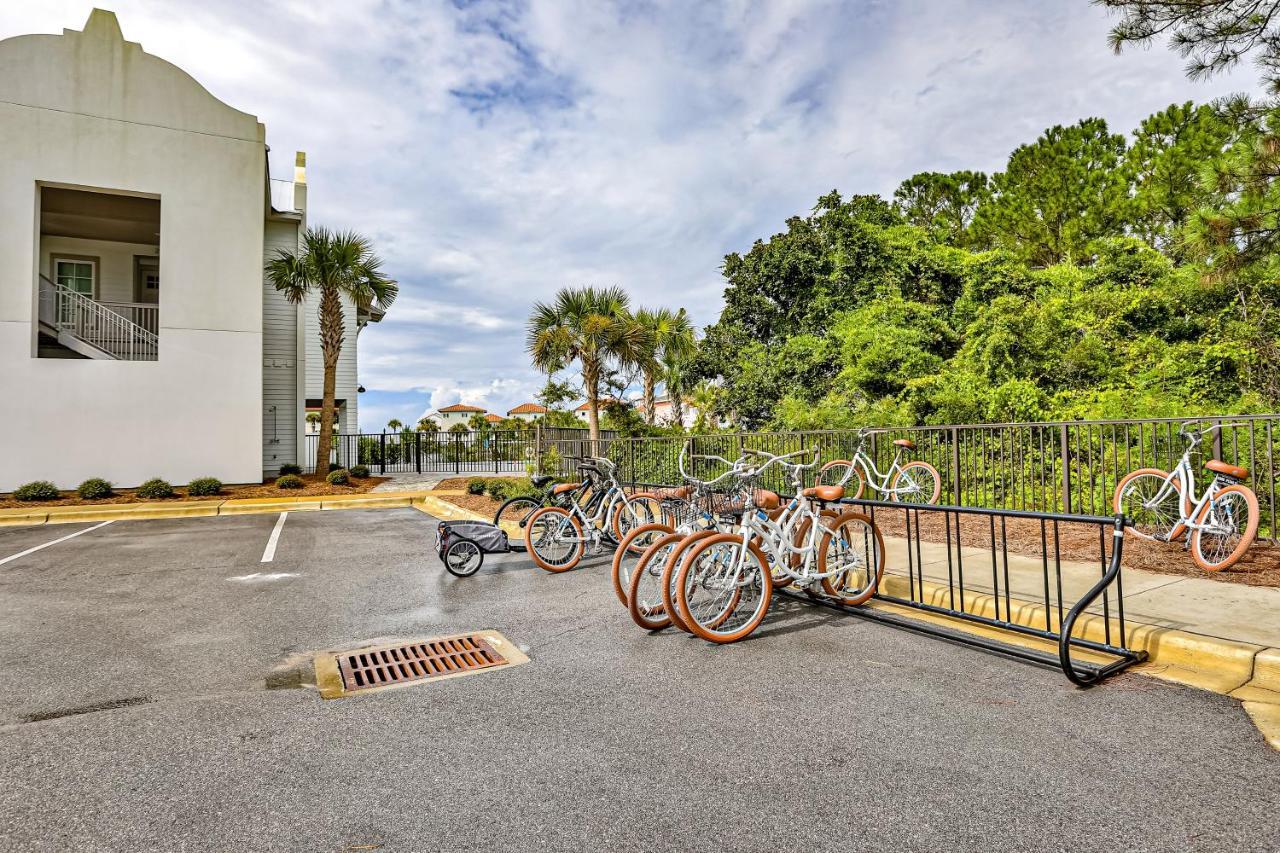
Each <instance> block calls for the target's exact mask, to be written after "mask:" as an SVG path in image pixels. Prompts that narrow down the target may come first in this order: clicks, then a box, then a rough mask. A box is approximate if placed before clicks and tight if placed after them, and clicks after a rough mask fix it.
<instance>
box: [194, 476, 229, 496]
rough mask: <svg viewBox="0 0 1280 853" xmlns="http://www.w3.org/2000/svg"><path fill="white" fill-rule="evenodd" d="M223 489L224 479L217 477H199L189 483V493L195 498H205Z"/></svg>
mask: <svg viewBox="0 0 1280 853" xmlns="http://www.w3.org/2000/svg"><path fill="white" fill-rule="evenodd" d="M221 491H222V481H221V480H219V479H218V478H217V477H197V478H196V479H194V480H192V481H191V482H190V483H189V484H188V485H187V494H188V495H190V496H191V497H193V498H205V497H209V496H210V495H216V494H218V493H219V492H221Z"/></svg>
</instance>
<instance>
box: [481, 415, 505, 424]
mask: <svg viewBox="0 0 1280 853" xmlns="http://www.w3.org/2000/svg"><path fill="white" fill-rule="evenodd" d="M484 419H485V420H486V421H488V422H489V423H491V424H496V423H499V422H501V421H502V416H501V415H489V414H486V415H485V416H484Z"/></svg>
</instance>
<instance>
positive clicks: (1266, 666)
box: [1250, 649, 1280, 693]
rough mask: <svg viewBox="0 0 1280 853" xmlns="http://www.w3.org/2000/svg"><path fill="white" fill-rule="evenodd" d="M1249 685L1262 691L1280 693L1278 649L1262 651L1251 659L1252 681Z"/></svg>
mask: <svg viewBox="0 0 1280 853" xmlns="http://www.w3.org/2000/svg"><path fill="white" fill-rule="evenodd" d="M1250 684H1251V685H1252V686H1254V687H1260V688H1262V689H1263V690H1274V691H1276V692H1277V693H1280V649H1263V650H1262V651H1260V652H1258V656H1257V657H1256V658H1254V659H1253V680H1252V681H1250Z"/></svg>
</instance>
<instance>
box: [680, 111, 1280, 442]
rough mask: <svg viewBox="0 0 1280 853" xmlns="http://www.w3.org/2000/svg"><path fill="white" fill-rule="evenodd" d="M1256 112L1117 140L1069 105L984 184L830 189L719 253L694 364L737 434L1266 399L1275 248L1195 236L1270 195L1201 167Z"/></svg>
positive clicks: (922, 180) (1252, 140) (1130, 411)
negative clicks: (715, 294) (719, 285)
mask: <svg viewBox="0 0 1280 853" xmlns="http://www.w3.org/2000/svg"><path fill="white" fill-rule="evenodd" d="M1277 119H1280V113H1277ZM1269 121H1270V119H1269V118H1267V119H1264V120H1262V121H1261V122H1253V123H1251V120H1250V119H1249V118H1248V117H1247V116H1246V115H1245V114H1244V112H1241V111H1237V112H1235V113H1232V112H1231V111H1230V110H1229V109H1226V108H1225V107H1224V108H1222V109H1215V108H1211V107H1207V106H1194V105H1192V104H1182V105H1173V106H1171V107H1169V108H1168V109H1166V110H1164V111H1162V112H1160V113H1157V114H1155V115H1153V116H1151V117H1149V118H1148V119H1147V120H1145V121H1144V122H1143V123H1142V125H1141V127H1140V128H1138V129H1137V130H1136V131H1135V132H1134V135H1133V140H1132V144H1131V145H1130V144H1127V143H1126V139H1125V137H1123V136H1120V135H1116V134H1112V133H1110V132H1109V131H1108V129H1107V126H1106V124H1105V122H1103V121H1102V120H1101V119H1086V120H1084V121H1081V122H1079V123H1077V124H1075V125H1072V126H1070V127H1054V128H1051V129H1050V130H1048V131H1046V132H1045V134H1044V135H1043V136H1041V138H1040V139H1038V140H1036V141H1035V142H1033V143H1031V144H1029V145H1024V146H1022V147H1020V148H1018V149H1017V150H1016V151H1014V152H1013V154H1012V155H1011V156H1010V158H1009V163H1008V167H1007V168H1006V170H1005V171H1004V172H1002V173H1000V174H997V175H994V176H992V177H991V178H990V179H989V180H988V179H987V178H986V176H984V175H982V174H980V173H975V172H958V173H955V174H953V175H940V174H937V173H925V174H922V175H916V176H914V177H912V178H909V179H908V180H907V181H905V182H904V183H903V184H902V186H901V187H900V188H899V189H898V191H897V192H896V193H895V195H894V199H895V204H890V203H889V202H886V201H885V200H883V199H880V198H878V197H876V196H853V197H851V198H847V199H846V198H842V197H841V196H840V195H839V194H837V193H835V192H832V193H830V194H828V195H826V196H824V197H822V198H820V199H819V200H818V203H817V206H816V207H815V208H814V210H813V211H812V213H811V214H810V215H808V216H797V217H793V218H792V219H790V220H788V221H787V223H786V226H787V227H786V230H785V231H784V232H782V233H780V234H776V235H774V236H773V237H772V238H770V239H768V240H761V241H757V242H756V244H755V245H754V246H753V247H752V248H751V250H750V251H749V252H747V253H745V254H731V255H729V256H728V257H727V258H726V259H725V264H724V275H725V278H726V280H727V287H726V289H725V304H724V308H723V310H722V313H721V315H720V319H719V321H718V322H716V323H715V324H713V325H712V326H709V327H708V328H707V330H706V337H705V339H704V341H703V343H702V347H701V350H700V352H699V355H698V357H697V359H696V362H695V364H694V369H695V371H696V374H697V375H698V376H699V377H701V378H705V379H712V380H714V381H715V382H716V383H717V384H718V385H719V386H720V387H719V389H718V394H719V395H720V400H719V406H720V407H721V410H722V411H728V412H733V413H735V414H736V416H737V418H738V420H739V422H740V423H741V425H742V426H744V427H747V428H761V427H779V428H789V429H798V428H826V427H841V426H853V425H856V424H865V423H868V422H872V423H885V424H904V425H905V424H913V423H970V422H992V421H1028V420H1042V419H1059V418H1067V419H1075V418H1092V417H1100V418H1102V417H1155V416H1179V415H1184V414H1199V413H1210V412H1212V413H1224V412H1248V411H1259V410H1263V409H1273V408H1274V407H1275V406H1276V404H1277V403H1280V381H1277V379H1276V371H1275V368H1274V364H1275V357H1276V356H1277V355H1278V354H1280V343H1278V340H1280V319H1278V318H1277V317H1276V311H1275V308H1274V306H1275V305H1276V304H1277V300H1278V299H1280V287H1278V286H1277V285H1276V283H1275V281H1276V276H1275V274H1274V273H1275V262H1274V252H1270V251H1256V252H1253V253H1252V254H1251V255H1250V256H1249V257H1248V258H1246V259H1238V258H1237V259H1236V262H1234V263H1232V264H1230V265H1227V264H1225V263H1224V262H1222V261H1221V260H1220V258H1221V257H1222V255H1223V254H1224V252H1226V251H1227V250H1226V249H1225V248H1224V247H1223V246H1222V245H1221V243H1220V242H1216V236H1215V232H1214V231H1213V229H1214V228H1215V227H1216V228H1218V229H1219V230H1227V231H1230V230H1231V228H1232V227H1234V226H1233V225H1232V224H1229V223H1225V222H1223V219H1224V217H1234V220H1233V221H1234V222H1236V223H1237V224H1238V222H1239V220H1240V219H1241V218H1247V217H1248V216H1249V215H1251V214H1249V213H1248V212H1246V211H1244V210H1243V208H1245V207H1249V210H1254V209H1260V208H1264V207H1266V208H1267V209H1268V210H1270V211H1274V210H1277V209H1280V198H1277V199H1275V200H1271V199H1270V193H1271V191H1272V188H1271V187H1270V185H1268V186H1267V187H1265V188H1262V189H1260V192H1259V197H1258V198H1257V199H1252V200H1251V199H1250V197H1249V196H1248V194H1247V193H1241V192H1238V191H1237V190H1238V186H1239V183H1238V182H1237V183H1232V182H1231V181H1230V180H1225V179H1222V178H1218V179H1217V183H1216V184H1215V183H1214V180H1215V179H1214V178H1213V176H1214V175H1215V174H1220V173H1221V172H1222V171H1223V170H1230V169H1232V168H1234V164H1235V163H1236V162H1237V160H1242V159H1247V160H1248V161H1249V162H1250V163H1252V164H1253V165H1255V166H1256V165H1257V163H1258V159H1259V158H1258V156H1257V152H1258V150H1259V149H1260V148H1264V147H1265V145H1264V144H1263V142H1262V140H1263V139H1267V140H1272V141H1273V142H1274V139H1275V137H1273V136H1272V135H1271V134H1270V130H1269V128H1270V127H1271V125H1270V124H1269ZM1278 125H1280V122H1278ZM1242 146H1243V148H1244V153H1242V150H1241V149H1242ZM1273 151H1274V152H1275V153H1274V154H1273V155H1272V156H1273V158H1274V162H1275V163H1276V164H1277V166H1276V172H1275V173H1276V174H1278V175H1280V145H1273ZM1278 192H1280V191H1278ZM1253 215H1254V218H1255V220H1257V219H1259V218H1261V215H1260V214H1253ZM1267 216H1270V217H1280V215H1278V214H1275V213H1268V214H1267ZM1215 223H1216V225H1215ZM1227 242H1228V244H1229V245H1230V247H1231V251H1233V252H1236V253H1243V252H1247V251H1248V250H1249V246H1248V244H1247V241H1242V240H1239V239H1229V240H1228V241H1227Z"/></svg>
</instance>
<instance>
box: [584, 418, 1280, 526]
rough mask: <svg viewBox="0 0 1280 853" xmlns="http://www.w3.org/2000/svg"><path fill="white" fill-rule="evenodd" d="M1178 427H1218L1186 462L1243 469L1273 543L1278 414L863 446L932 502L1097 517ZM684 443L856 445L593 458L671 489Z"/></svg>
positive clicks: (738, 436) (628, 452)
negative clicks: (926, 474) (922, 466)
mask: <svg viewBox="0 0 1280 853" xmlns="http://www.w3.org/2000/svg"><path fill="white" fill-rule="evenodd" d="M1187 421H1190V422H1192V423H1194V424H1196V425H1198V427H1199V428H1201V429H1203V428H1207V427H1209V426H1211V425H1215V424H1223V425H1225V426H1224V428H1223V429H1222V430H1220V431H1218V432H1215V433H1214V438H1213V439H1212V441H1207V442H1206V443H1205V444H1204V445H1203V446H1202V448H1201V452H1199V453H1197V454H1196V455H1195V456H1193V457H1192V464H1193V465H1194V466H1195V469H1196V475H1197V477H1200V478H1201V479H1200V486H1201V488H1203V485H1204V483H1206V482H1207V479H1205V478H1204V474H1205V472H1204V471H1203V469H1202V467H1201V466H1202V465H1203V462H1204V461H1205V460H1206V459H1209V458H1218V459H1222V460H1225V461H1227V462H1230V463H1232V464H1234V465H1239V466H1242V467H1244V468H1248V469H1249V471H1250V486H1251V487H1252V488H1253V490H1254V491H1255V492H1256V493H1257V495H1258V504H1259V509H1260V514H1261V522H1260V525H1259V529H1258V536H1259V538H1262V539H1270V540H1272V541H1275V540H1276V538H1277V533H1278V531H1277V525H1276V520H1277V519H1276V515H1277V506H1278V504H1277V500H1276V493H1277V489H1278V487H1280V467H1278V465H1280V415H1240V416H1221V417H1212V418H1155V419H1146V420H1111V421H1058V422H1051V423H1028V424H957V425H948V426H927V427H893V428H889V429H888V430H887V431H886V432H885V433H881V434H878V435H875V436H873V437H871V438H870V439H869V440H868V441H867V443H866V448H865V449H866V453H867V455H868V456H869V457H870V459H871V460H872V462H873V463H874V464H875V466H876V467H877V468H879V469H880V471H882V472H884V471H886V470H887V469H888V468H889V467H890V465H891V464H892V462H893V460H894V457H895V455H896V454H897V453H899V452H901V453H902V459H903V461H906V460H909V459H921V460H924V461H926V462H928V463H930V464H931V465H933V466H934V467H935V468H936V469H937V470H938V473H939V475H940V477H941V480H942V495H941V498H940V501H941V502H942V503H947V504H952V505H955V506H963V507H983V508H988V509H1010V510H1023V511H1032V512H1045V513H1062V514H1066V515H1095V516H1099V515H1108V514H1109V513H1110V512H1111V511H1112V508H1113V507H1112V499H1113V495H1114V493H1115V488H1116V485H1117V484H1118V483H1119V481H1120V480H1121V479H1122V478H1123V477H1124V476H1125V474H1127V473H1128V472H1129V471H1132V470H1134V469H1136V468H1160V469H1163V470H1165V471H1167V470H1169V469H1170V468H1172V467H1173V466H1174V465H1175V464H1177V461H1178V458H1179V457H1180V456H1181V455H1182V452H1183V450H1184V449H1185V445H1184V443H1183V440H1182V439H1181V438H1180V437H1179V436H1178V428H1179V426H1180V425H1181V424H1182V423H1184V422H1187ZM1233 424H1237V425H1234V426H1233ZM899 438H909V439H911V440H912V441H913V442H915V445H916V446H915V449H913V450H900V448H898V447H897V446H895V445H894V444H893V441H894V439H899ZM686 441H691V442H692V447H693V449H694V451H695V452H697V453H704V454H705V453H714V454H717V455H720V456H724V457H726V458H729V459H734V458H737V456H738V454H739V453H740V452H741V451H742V450H743V449H744V448H755V449H759V450H765V451H768V452H772V453H786V452H789V451H792V450H799V449H801V448H805V447H817V448H818V449H819V453H820V457H819V458H820V461H821V462H823V463H825V462H828V461H831V460H834V459H849V458H851V456H852V454H853V452H854V450H855V449H856V447H857V444H858V439H857V436H856V434H855V433H854V432H853V431H847V430H844V431H841V430H832V431H815V432H790V433H778V432H765V433H733V434H714V435H701V436H692V437H689V438H685V437H679V436H673V437H660V438H611V439H610V440H608V441H607V442H602V451H603V452H605V453H607V454H608V456H609V457H610V458H611V459H613V460H614V461H615V462H617V463H618V465H619V469H620V471H621V476H622V479H623V480H625V481H628V482H633V483H675V482H678V481H679V479H680V475H679V471H678V470H677V465H676V460H677V458H678V456H679V453H680V448H681V447H682V446H683V444H684V443H685V442H686ZM775 479H776V480H777V482H772V483H769V484H767V485H768V487H770V488H774V489H775V490H776V491H786V490H787V489H788V487H789V484H787V483H785V482H784V481H782V480H781V475H780V474H779V475H776V476H775ZM875 485H876V483H874V482H869V483H868V487H869V488H868V490H867V492H866V493H865V494H864V495H863V496H864V497H867V498H875V497H881V496H883V494H877V491H876V490H875V488H874V487H875Z"/></svg>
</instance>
